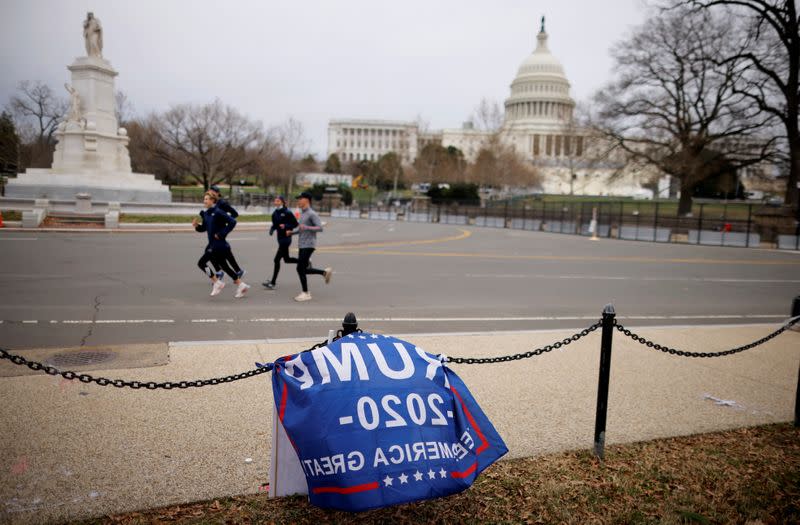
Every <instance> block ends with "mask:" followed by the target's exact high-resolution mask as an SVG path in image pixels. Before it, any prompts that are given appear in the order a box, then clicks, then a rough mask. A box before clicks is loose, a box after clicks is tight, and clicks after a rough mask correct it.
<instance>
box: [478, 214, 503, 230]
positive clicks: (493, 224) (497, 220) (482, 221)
mask: <svg viewBox="0 0 800 525" xmlns="http://www.w3.org/2000/svg"><path fill="white" fill-rule="evenodd" d="M475 226H486V227H489V228H505V227H506V218H505V217H492V216H488V217H487V216H484V215H479V216H477V217H475Z"/></svg>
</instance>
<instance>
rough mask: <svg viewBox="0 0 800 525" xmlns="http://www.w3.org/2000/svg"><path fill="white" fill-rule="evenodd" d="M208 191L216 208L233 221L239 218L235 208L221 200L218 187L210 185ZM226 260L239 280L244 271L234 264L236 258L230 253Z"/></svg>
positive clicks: (237, 264)
mask: <svg viewBox="0 0 800 525" xmlns="http://www.w3.org/2000/svg"><path fill="white" fill-rule="evenodd" d="M208 189H209V191H213V192H214V194H215V195H216V196H217V208H219V209H220V210H222V211H223V212H225V213H227V214H228V215H230V216H231V217H233V218H234V219H236V218H237V217H239V212H238V211H236V208H234V207H233V206H231V205H230V203H229V202H228V201H226V200H225V199H224V198H222V190H220V189H219V186H217V185H216V184H212V185H211V186H209V187H208ZM226 260H227V261H228V264H229V265H230V267H231V268H233V271H234V272H236V276H237V277H239V278H241V277H243V276H244V273H245V271H244V270H242V269H241V268H240V267H239V263H237V262H236V257H234V256H233V252H230V254H229V255H228V258H227V259H226Z"/></svg>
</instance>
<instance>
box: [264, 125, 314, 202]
mask: <svg viewBox="0 0 800 525" xmlns="http://www.w3.org/2000/svg"><path fill="white" fill-rule="evenodd" d="M269 137H270V140H271V142H272V144H273V145H274V148H271V149H270V151H269V155H268V157H267V164H268V168H267V169H268V171H269V173H270V174H271V177H272V178H276V179H277V180H278V181H280V184H281V185H282V186H283V187H284V188H285V190H286V195H291V193H292V188H293V187H294V178H295V176H296V175H297V173H298V172H299V170H300V167H299V166H300V160H301V159H302V158H303V157H305V156H306V155H308V150H309V147H310V142H309V140H308V138H307V137H306V134H305V129H304V128H303V123H302V122H300V121H299V120H297V119H295V118H294V117H289V119H288V120H286V121H285V122H283V123H281V124H279V125H278V126H275V127H274V128H272V129H270V131H269Z"/></svg>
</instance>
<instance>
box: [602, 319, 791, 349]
mask: <svg viewBox="0 0 800 525" xmlns="http://www.w3.org/2000/svg"><path fill="white" fill-rule="evenodd" d="M798 321H800V317H794V318H792V319H790V320H789V321H787V322H786V323H785V324H784V325H783V326H781V327H780V328H778V329H777V330H775V331H774V332H772V333H771V334H769V335H767V336H765V337H762V338H761V339H759V340H758V341H753V342H752V343H749V344H746V345H744V346H740V347H737V348H731V349H730V350H725V351H722V352H688V351H686V350H677V349H675V348H670V347H668V346H664V345H660V344H658V343H654V342H653V341H650V340H649V339H647V338H645V337H642V336H641V335H637V334H635V333H633V332H631V331H630V330H628V329H627V328H625V327H624V326H622V325H621V324H616V321H615V322H614V324H615V328H616V329H617V330H619V331H620V332H622V333H623V334H625V335H626V336H628V337H630V338H631V339H633V340H634V341H636V342H637V343H640V344H643V345H645V346H646V347H647V348H652V349H654V350H658V351H660V352H664V353H667V354H670V355H677V356H681V357H722V356H726V355H732V354H738V353H739V352H744V351H745V350H750V349H751V348H755V347H757V346H759V345H762V344H764V343H766V342H767V341H769V340H770V339H772V338H774V337H777V336H778V335H780V334H782V333H783V332H784V331H786V330H787V329H788V328H789V327H791V326H792V325H793V324H795V323H797V322H798Z"/></svg>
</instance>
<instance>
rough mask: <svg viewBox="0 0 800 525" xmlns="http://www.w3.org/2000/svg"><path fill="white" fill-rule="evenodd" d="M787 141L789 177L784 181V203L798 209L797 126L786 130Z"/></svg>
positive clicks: (799, 162) (799, 147)
mask: <svg viewBox="0 0 800 525" xmlns="http://www.w3.org/2000/svg"><path fill="white" fill-rule="evenodd" d="M787 131H788V132H789V133H788V135H789V136H788V139H789V140H788V141H789V177H788V180H787V181H786V195H785V197H784V203H786V204H788V205H789V206H793V207H796V208H800V200H798V188H797V183H798V181H800V178H798V177H799V176H800V132H798V130H797V126H794V129H791V128H788V129H787Z"/></svg>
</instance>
